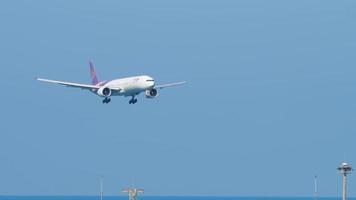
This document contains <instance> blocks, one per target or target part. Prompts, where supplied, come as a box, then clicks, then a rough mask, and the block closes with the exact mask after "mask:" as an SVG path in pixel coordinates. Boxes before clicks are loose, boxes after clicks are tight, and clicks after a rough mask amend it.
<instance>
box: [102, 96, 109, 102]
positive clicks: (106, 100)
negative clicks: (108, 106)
mask: <svg viewBox="0 0 356 200" xmlns="http://www.w3.org/2000/svg"><path fill="white" fill-rule="evenodd" d="M110 101H111V99H110V98H107V97H106V98H105V99H104V100H103V103H110Z"/></svg>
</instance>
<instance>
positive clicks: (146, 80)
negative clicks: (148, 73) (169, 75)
mask: <svg viewBox="0 0 356 200" xmlns="http://www.w3.org/2000/svg"><path fill="white" fill-rule="evenodd" d="M146 81H147V82H150V81H151V82H153V81H155V80H153V79H148V80H146Z"/></svg>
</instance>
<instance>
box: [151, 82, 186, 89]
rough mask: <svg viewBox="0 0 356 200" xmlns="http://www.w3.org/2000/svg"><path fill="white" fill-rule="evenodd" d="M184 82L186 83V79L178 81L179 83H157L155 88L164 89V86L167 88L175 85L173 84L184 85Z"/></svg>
mask: <svg viewBox="0 0 356 200" xmlns="http://www.w3.org/2000/svg"><path fill="white" fill-rule="evenodd" d="M184 83H186V81H182V82H177V83H168V84H163V85H156V86H155V87H154V88H155V89H163V88H167V87H173V86H177V85H182V84H184Z"/></svg>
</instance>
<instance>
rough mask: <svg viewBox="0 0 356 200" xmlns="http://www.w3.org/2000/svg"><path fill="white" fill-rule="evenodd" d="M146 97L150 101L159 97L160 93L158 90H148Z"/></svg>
mask: <svg viewBox="0 0 356 200" xmlns="http://www.w3.org/2000/svg"><path fill="white" fill-rule="evenodd" d="M145 96H146V97H147V98H149V99H153V98H155V97H158V91H157V90H156V89H150V90H146V92H145Z"/></svg>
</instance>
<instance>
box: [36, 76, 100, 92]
mask: <svg viewBox="0 0 356 200" xmlns="http://www.w3.org/2000/svg"><path fill="white" fill-rule="evenodd" d="M37 80H38V81H43V82H47V83H56V84H60V85H65V86H68V87H75V88H81V89H88V90H90V89H99V88H100V86H96V85H87V84H81V83H71V82H65V81H56V80H49V79H43V78H37Z"/></svg>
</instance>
